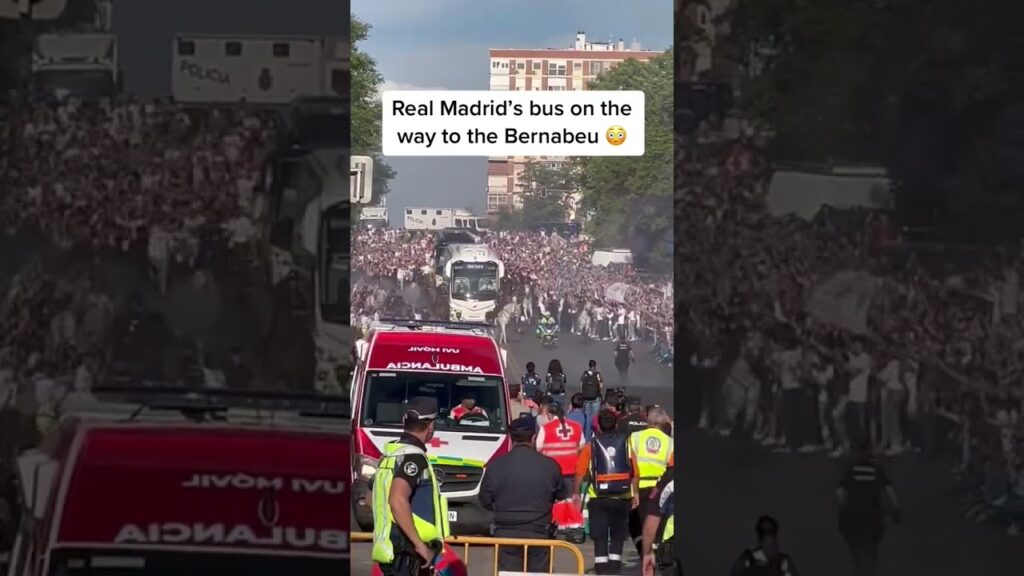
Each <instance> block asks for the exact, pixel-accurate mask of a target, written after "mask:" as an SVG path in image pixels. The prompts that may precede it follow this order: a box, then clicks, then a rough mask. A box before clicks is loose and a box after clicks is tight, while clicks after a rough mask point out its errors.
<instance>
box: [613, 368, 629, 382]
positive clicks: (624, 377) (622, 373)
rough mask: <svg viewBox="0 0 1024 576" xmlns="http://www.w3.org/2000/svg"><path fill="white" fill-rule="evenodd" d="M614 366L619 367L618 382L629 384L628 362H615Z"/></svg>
mask: <svg viewBox="0 0 1024 576" xmlns="http://www.w3.org/2000/svg"><path fill="white" fill-rule="evenodd" d="M615 367H616V368H618V369H619V384H620V385H622V386H627V385H629V364H616V365H615Z"/></svg>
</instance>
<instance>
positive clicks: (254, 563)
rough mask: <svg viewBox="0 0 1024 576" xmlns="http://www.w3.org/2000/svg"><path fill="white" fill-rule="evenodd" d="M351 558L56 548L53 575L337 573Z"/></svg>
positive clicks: (209, 575) (178, 575)
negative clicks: (340, 565) (341, 564)
mask: <svg viewBox="0 0 1024 576" xmlns="http://www.w3.org/2000/svg"><path fill="white" fill-rule="evenodd" d="M347 562H348V560H347V559H345V558H341V557H339V558H329V557H303V556H297V555H287V556H276V555H269V554H244V553H239V554H223V553H219V554H210V553H204V552H141V553H140V552H139V551H138V550H124V551H121V550H109V551H102V552H100V551H95V550H93V551H84V550H83V551H77V550H56V551H55V552H54V555H53V559H52V563H51V564H50V571H49V576H223V575H225V574H244V575H245V576H279V575H280V574H303V575H310V576H313V575H316V576H319V575H321V574H322V575H324V576H327V575H328V574H337V573H338V565H339V563H347Z"/></svg>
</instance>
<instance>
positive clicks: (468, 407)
mask: <svg viewBox="0 0 1024 576" xmlns="http://www.w3.org/2000/svg"><path fill="white" fill-rule="evenodd" d="M469 414H479V415H481V416H483V417H485V418H486V417H487V411H486V410H484V409H483V408H481V407H479V406H477V405H476V398H475V397H474V396H473V395H472V394H466V395H465V396H463V397H462V403H461V404H459V405H458V406H456V407H455V408H452V411H451V418H452V420H455V421H456V422H458V421H459V420H462V419H463V418H464V417H465V416H467V415H469Z"/></svg>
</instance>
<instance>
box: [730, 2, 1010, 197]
mask: <svg viewBox="0 0 1024 576" xmlns="http://www.w3.org/2000/svg"><path fill="white" fill-rule="evenodd" d="M1010 14H1021V9H1020V3H1019V2H1016V1H1014V0H976V1H974V2H958V1H956V0H821V1H815V2H807V1H804V0H738V1H737V2H736V4H735V6H734V8H733V10H732V11H731V12H729V13H727V14H725V15H724V16H723V17H722V18H721V21H720V24H721V25H722V26H720V29H724V26H725V25H726V24H727V29H728V32H729V33H728V35H726V36H725V39H724V41H720V42H719V43H718V44H716V46H715V58H716V64H717V63H718V61H719V60H720V61H722V62H735V63H738V64H739V69H741V70H743V71H745V72H746V73H747V75H746V77H745V78H744V79H743V80H742V82H741V91H740V92H741V94H740V96H741V97H740V106H741V108H742V111H743V113H744V114H746V115H747V116H748V117H750V118H753V119H756V120H760V121H763V122H764V123H765V124H767V125H768V126H770V127H771V128H772V130H773V131H774V132H775V134H776V137H775V139H774V142H773V144H772V150H771V152H772V154H773V155H774V156H776V157H780V158H784V159H792V160H811V161H830V160H837V161H846V162H850V161H853V162H878V163H882V164H883V165H885V166H887V167H888V168H889V169H890V171H891V173H892V174H893V175H894V176H895V178H896V180H897V184H898V187H899V190H900V191H901V193H900V196H901V200H902V201H903V204H904V205H907V204H908V202H909V204H920V203H921V201H922V200H924V201H925V203H936V202H937V203H939V204H946V203H947V202H946V201H945V200H943V199H942V198H937V196H940V195H939V194H938V193H937V192H938V191H945V192H946V193H948V194H950V195H952V196H957V197H959V200H964V199H965V197H967V196H970V197H971V198H972V200H971V201H972V202H973V201H974V200H973V199H979V198H980V197H981V196H979V194H978V192H980V191H982V190H991V189H999V188H1006V187H1007V186H1008V185H1009V183H1008V181H1007V178H1008V176H1009V173H1010V172H1012V171H1008V170H1007V169H1008V165H1006V164H1005V163H1004V164H1003V165H999V162H993V161H992V160H993V158H994V155H993V153H992V147H993V143H994V141H995V140H998V139H999V137H998V136H997V135H996V134H997V132H998V131H999V125H1000V124H1001V123H1004V122H1003V119H1004V118H1005V117H1006V110H1007V105H1008V104H1010V102H1011V97H1012V95H1015V94H1016V95H1018V96H1019V94H1020V90H1021V88H1022V87H1024V86H1022V75H1021V73H1020V71H1021V70H1022V69H1024V68H1022V64H1024V50H1021V47H1022V45H1021V40H1020V38H1021V35H1020V33H1019V30H1018V28H1019V25H1018V24H1017V20H1018V19H1016V18H1013V17H1009V15H1010ZM1020 144H1021V143H1020V142H1018V143H1017V144H1016V145H1017V146H1019V145H1020ZM1019 183H1020V182H1018V184H1019ZM1011 187H1012V186H1011ZM1017 187H1018V188H1019V186H1017Z"/></svg>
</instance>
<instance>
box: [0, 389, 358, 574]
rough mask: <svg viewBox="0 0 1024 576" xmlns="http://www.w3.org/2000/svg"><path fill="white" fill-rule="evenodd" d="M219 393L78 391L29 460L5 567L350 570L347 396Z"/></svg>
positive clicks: (12, 570)
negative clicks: (140, 397) (136, 396)
mask: <svg viewBox="0 0 1024 576" xmlns="http://www.w3.org/2000/svg"><path fill="white" fill-rule="evenodd" d="M217 394H218V396H217V397H210V396H208V395H205V394H202V393H194V392H191V393H190V392H181V391H167V392H161V393H159V394H156V395H155V396H159V398H157V397H155V396H154V395H153V394H151V393H147V397H146V398H145V400H144V401H137V400H129V399H127V398H125V397H123V396H122V395H120V393H118V394H116V395H115V396H117V397H116V398H114V399H111V398H109V397H108V396H109V393H108V392H100V391H94V393H93V394H92V395H91V396H90V397H89V400H90V401H89V402H79V403H78V404H79V405H78V409H76V410H75V411H74V412H72V413H70V414H67V415H65V416H64V417H63V418H62V419H61V421H60V423H59V425H58V426H57V428H56V430H55V431H54V432H53V433H52V434H51V435H50V436H49V437H48V438H47V440H46V441H45V442H44V443H43V445H42V446H41V447H40V448H38V449H34V450H31V451H28V452H26V453H25V454H24V455H22V456H21V458H20V459H19V461H18V472H19V485H20V487H21V495H20V497H21V498H20V499H21V507H20V510H19V516H20V523H19V524H20V529H19V531H18V534H17V537H16V540H15V544H14V548H13V550H12V553H11V559H10V567H9V571H8V575H9V576H43V575H46V576H50V575H54V576H55V575H62V576H74V575H83V576H85V575H88V576H99V575H110V574H117V575H119V576H120V575H124V576H135V575H137V576H148V575H161V576H162V575H165V574H189V575H192V576H204V575H211V576H212V575H220V574H246V575H249V576H252V575H267V576H271V575H277V574H286V573H289V574H298V573H301V574H323V575H328V574H339V573H345V572H346V571H347V569H348V563H349V545H350V544H349V524H350V517H351V513H350V511H349V494H348V485H349V482H350V480H351V479H350V476H349V474H350V471H349V468H348V462H349V461H350V458H351V457H350V455H349V447H350V445H351V444H350V439H349V436H348V434H349V431H350V429H351V423H350V421H349V419H348V402H347V399H344V398H340V399H338V400H337V401H329V400H325V399H323V398H310V399H304V398H298V397H287V398H286V397H283V396H281V395H278V396H277V397H263V396H260V395H259V393H253V392H246V393H245V396H236V395H232V394H228V393H226V392H223V391H218V392H217ZM338 407H341V408H340V409H336V408H338Z"/></svg>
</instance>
